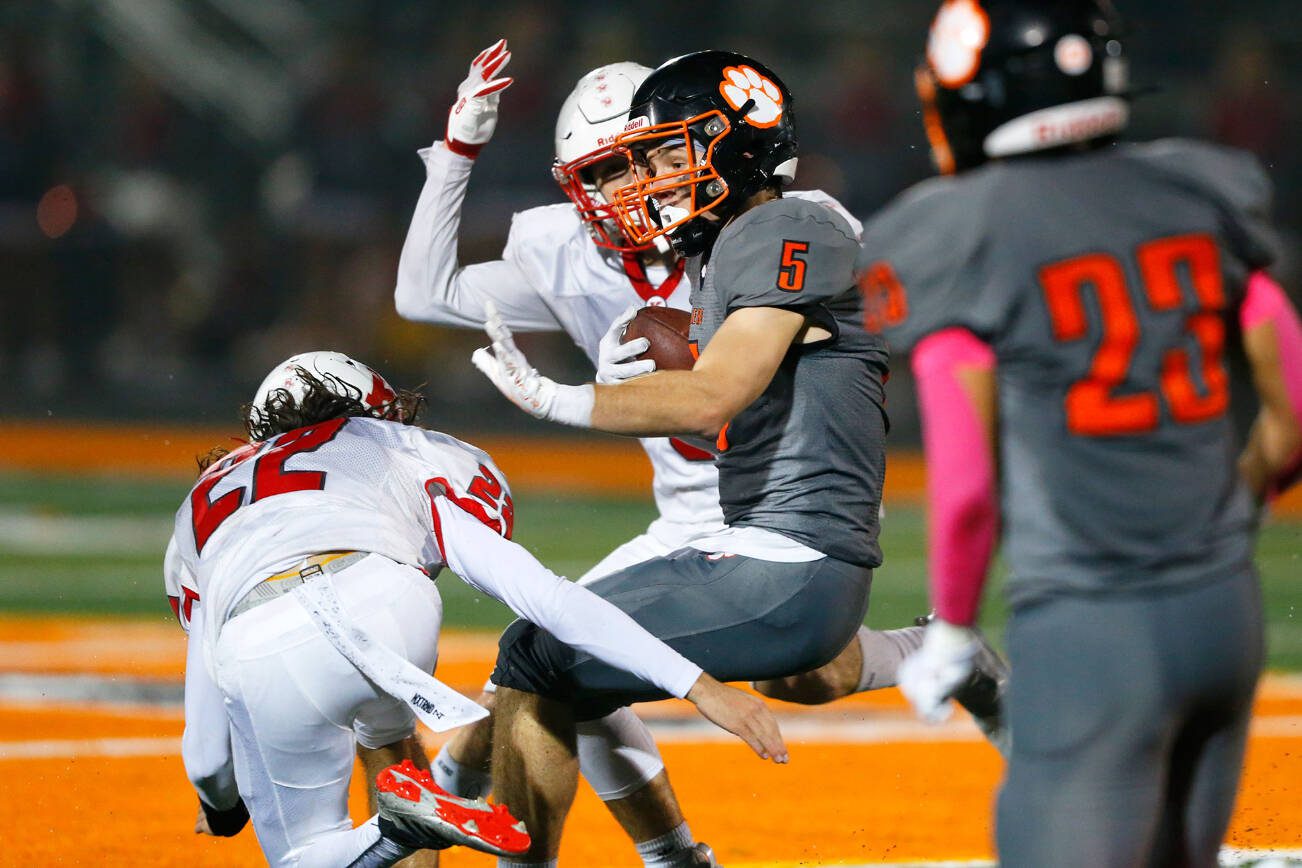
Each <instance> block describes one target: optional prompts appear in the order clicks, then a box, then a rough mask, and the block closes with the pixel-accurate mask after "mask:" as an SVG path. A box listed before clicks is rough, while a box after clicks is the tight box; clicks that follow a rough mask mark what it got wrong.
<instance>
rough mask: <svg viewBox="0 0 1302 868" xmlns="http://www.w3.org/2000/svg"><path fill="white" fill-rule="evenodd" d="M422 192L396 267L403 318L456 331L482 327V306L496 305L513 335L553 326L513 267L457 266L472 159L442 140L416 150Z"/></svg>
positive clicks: (496, 264) (397, 300) (398, 305)
mask: <svg viewBox="0 0 1302 868" xmlns="http://www.w3.org/2000/svg"><path fill="white" fill-rule="evenodd" d="M420 156H421V159H422V160H423V161H424V163H425V186H424V187H422V188H421V191H420V199H419V200H418V201H417V202H416V210H415V212H414V213H413V214H412V218H411V225H410V226H409V227H408V228H407V239H406V241H405V242H404V243H403V245H402V256H401V258H400V259H399V261H398V279H397V283H396V284H395V286H394V290H393V302H394V306H395V307H396V308H397V311H398V313H399V314H400V315H401V316H403V317H404V318H406V319H411V320H419V321H422V322H432V323H438V324H440V325H451V326H458V327H461V328H479V327H480V326H482V325H483V324H484V319H485V316H486V315H485V312H484V302H485V301H489V300H491V301H493V302H494V303H495V304H496V305H497V309H498V311H499V312H500V313H501V315H502V316H503V318H504V320H505V321H506V324H507V325H508V326H509V327H510V328H513V329H515V330H517V331H547V330H554V329H555V328H557V325H556V320H555V317H553V316H552V315H551V312H550V311H549V310H548V309H547V306H546V305H545V304H544V303H543V301H542V299H541V297H540V296H539V295H538V293H537V292H535V291H534V288H533V287H532V286H531V285H530V284H529V281H528V279H527V278H526V277H525V275H524V274H523V273H522V272H521V271H520V269H519V268H518V267H517V266H516V265H515V264H514V263H511V262H507V261H505V260H497V261H494V262H483V263H479V264H477V265H469V266H465V267H462V266H460V265H459V264H458V262H457V235H458V233H459V232H460V231H461V205H462V202H463V201H464V199H465V197H466V185H467V184H468V183H469V181H470V169H471V167H472V166H473V165H474V160H472V159H470V158H468V157H462V156H459V155H457V154H454V153H452V152H451V151H449V150H448V149H447V148H446V147H445V146H444V145H443V144H442V143H441V142H439V143H435V144H434V146H433V147H430V148H426V149H424V150H422V151H421V152H420Z"/></svg>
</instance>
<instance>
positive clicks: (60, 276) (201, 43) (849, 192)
mask: <svg viewBox="0 0 1302 868" xmlns="http://www.w3.org/2000/svg"><path fill="white" fill-rule="evenodd" d="M1117 2H1118V7H1119V9H1120V11H1121V12H1122V13H1123V15H1125V17H1126V18H1127V19H1128V21H1129V22H1130V24H1131V25H1132V27H1133V35H1132V36H1131V38H1130V39H1129V41H1128V50H1129V53H1130V56H1131V59H1132V79H1133V81H1134V82H1135V83H1136V84H1138V85H1141V86H1144V85H1153V86H1155V90H1154V92H1153V93H1151V94H1149V95H1146V96H1144V97H1143V98H1142V99H1140V100H1138V101H1137V103H1136V106H1135V112H1134V122H1133V124H1132V128H1131V134H1132V137H1133V138H1138V139H1146V138H1154V137H1159V136H1165V135H1192V136H1199V137H1205V138H1209V139H1213V140H1216V141H1220V142H1224V143H1227V144H1231V145H1236V146H1239V147H1242V148H1246V149H1248V150H1250V151H1252V152H1254V153H1255V154H1256V155H1257V156H1258V157H1259V158H1260V159H1261V160H1262V162H1263V163H1264V164H1265V166H1266V167H1267V169H1268V171H1269V173H1270V174H1271V176H1272V177H1273V179H1274V182H1275V184H1276V192H1277V197H1276V216H1277V219H1278V221H1279V224H1280V226H1281V228H1282V230H1283V232H1284V237H1285V250H1286V254H1287V255H1286V258H1285V260H1284V261H1283V262H1282V263H1281V265H1280V268H1279V276H1280V277H1281V278H1282V279H1283V280H1284V281H1285V283H1286V285H1287V286H1288V287H1289V288H1290V291H1291V292H1292V293H1293V294H1294V297H1295V298H1296V297H1297V290H1298V288H1299V287H1300V286H1302V275H1299V268H1298V261H1297V259H1296V258H1295V254H1296V248H1297V243H1296V242H1297V237H1298V234H1299V231H1302V201H1299V196H1298V193H1299V191H1302V149H1300V148H1299V147H1298V144H1299V135H1298V134H1299V124H1302V101H1299V100H1298V98H1297V95H1298V94H1299V93H1302V88H1300V87H1299V85H1302V16H1299V15H1298V14H1297V4H1296V2H1295V0H1236V2H1233V3H1228V2H1223V0H1187V2H1182V3H1178V4H1177V3H1171V2H1169V0H1117ZM934 9H935V4H934V3H933V2H931V0H876V2H865V0H818V2H812V3H793V2H779V0H716V2H708V3H702V2H699V0H661V2H658V3H655V4H642V5H634V4H624V3H610V2H595V0H571V2H563V3H562V2H552V3H546V2H528V0H480V2H465V0H456V2H449V0H5V2H3V3H0V287H2V289H0V416H2V417H6V418H11V419H12V418H28V417H31V418H55V419H64V420H69V419H89V418H105V419H138V420H167V421H187V422H197V423H204V424H227V423H232V422H233V421H234V420H235V419H236V416H235V408H236V406H237V405H238V404H239V403H240V402H241V401H243V400H246V399H247V398H248V397H249V396H250V395H251V393H252V391H253V389H254V387H255V386H256V384H257V382H258V381H259V380H260V378H261V376H262V374H263V373H265V371H266V370H268V369H269V368H270V367H271V366H272V365H273V364H274V363H276V362H278V361H280V360H281V359H283V358H284V357H286V356H287V355H289V354H291V353H293V352H297V351H301V350H305V349H325V348H332V349H339V350H343V351H345V352H348V353H350V354H352V355H355V356H357V357H359V358H361V359H363V360H365V361H367V362H370V363H371V364H374V365H376V366H377V367H380V368H381V369H383V370H385V371H386V372H389V373H390V374H391V375H392V377H393V378H394V379H396V380H397V381H399V382H400V383H402V384H408V385H414V384H418V383H425V384H426V386H425V391H426V392H427V394H428V395H429V396H430V398H431V404H432V411H433V417H432V418H431V419H430V421H431V422H433V423H434V424H436V425H440V426H441V427H445V428H447V429H449V430H453V431H460V430H463V429H474V428H494V427H502V426H504V425H507V424H511V425H521V424H526V423H523V422H522V420H523V416H520V415H519V414H515V413H513V412H509V411H508V410H507V409H506V405H505V403H504V402H503V401H502V399H501V398H500V397H499V396H497V395H496V393H495V392H494V391H493V390H492V389H491V388H490V387H489V386H488V385H487V383H486V382H483V381H482V380H481V378H480V376H479V375H478V374H477V373H476V372H475V371H474V370H473V369H472V368H471V366H470V364H469V359H468V357H469V354H470V351H471V350H472V349H473V347H475V346H477V345H478V344H480V343H481V342H482V340H481V337H480V335H478V334H477V333H468V332H455V331H448V330H443V329H437V328H433V327H429V326H422V325H414V324H410V323H405V322H403V321H401V320H400V319H399V318H398V317H397V316H396V315H395V314H394V313H393V305H392V295H391V294H392V285H393V275H394V273H395V269H396V266H397V260H398V255H399V252H400V250H401V247H402V241H403V237H404V234H405V231H406V226H407V222H408V219H409V217H410V214H411V209H412V207H413V205H414V204H415V201H416V197H417V195H418V193H419V191H420V188H421V183H422V180H423V177H424V173H423V168H422V165H421V163H420V161H419V159H418V158H417V156H416V150H417V149H418V148H420V147H424V146H426V145H428V144H430V143H431V142H432V141H434V140H436V139H439V138H441V137H442V134H443V128H444V123H445V118H446V112H447V109H448V106H449V104H450V102H451V99H452V95H453V93H454V92H455V89H456V85H457V84H458V82H460V81H461V79H462V78H463V77H464V76H465V72H466V67H467V65H468V63H469V61H470V60H471V58H473V57H474V55H475V54H476V53H477V52H478V51H479V50H480V49H482V48H484V47H485V46H487V45H489V44H491V43H492V42H493V41H494V40H496V39H497V38H498V37H499V36H506V37H508V38H509V40H510V45H511V49H512V51H513V52H514V58H513V60H512V62H511V65H510V68H509V70H508V74H510V75H513V76H514V77H515V78H516V83H515V84H514V86H512V87H511V88H510V89H509V90H507V91H506V92H505V94H504V96H503V99H502V105H501V120H500V122H499V125H498V131H497V135H496V136H495V138H494V139H493V141H492V143H491V144H490V145H489V146H488V147H486V148H485V149H484V151H483V153H482V155H481V156H480V158H479V162H478V165H477V167H476V168H475V171H474V174H473V176H472V180H471V185H470V191H469V195H468V197H467V202H466V207H465V211H464V220H463V229H462V244H461V250H462V261H463V262H475V261H480V260H483V259H491V258H496V257H497V256H498V255H499V254H500V252H501V247H502V242H503V241H504V239H505V235H506V230H507V228H508V225H509V221H510V216H511V214H512V212H514V211H517V210H521V209H524V208H528V207H531V206H534V205H539V204H546V203H550V202H555V201H560V200H561V194H560V192H559V190H558V189H557V188H556V187H555V185H554V183H553V182H552V180H551V176H550V172H549V169H550V163H551V158H552V128H553V126H554V123H555V117H556V112H557V110H558V109H559V107H560V104H561V101H562V100H563V99H564V97H565V95H566V94H567V93H568V92H569V90H570V89H571V87H572V86H573V85H574V82H575V81H576V80H577V78H578V77H579V76H580V75H581V74H582V73H584V72H585V71H587V70H588V69H590V68H592V67H594V66H597V65H600V64H603V63H608V62H612V61H616V60H635V61H639V62H641V63H644V64H647V65H650V66H655V65H656V64H658V63H660V62H661V61H663V60H665V59H667V58H669V57H671V56H674V55H677V54H681V53H684V52H687V51H691V50H696V49H701V48H728V49H732V50H738V51H742V52H744V53H747V54H751V55H753V56H755V57H757V58H759V59H761V60H763V61H765V62H766V63H768V64H769V65H770V66H771V67H773V68H774V69H776V70H777V71H778V72H779V73H780V74H781V75H782V76H783V77H784V79H785V80H786V82H787V84H788V85H789V86H790V87H791V89H792V91H793V92H794V93H795V95H796V111H797V118H798V122H799V126H800V135H801V144H802V157H801V161H800V170H801V177H800V178H799V180H798V182H797V186H798V187H821V188H823V189H825V190H827V191H829V192H831V193H833V194H834V195H836V196H838V197H839V198H840V199H841V200H842V201H843V202H844V203H845V204H846V205H847V206H848V207H849V208H850V209H851V210H852V211H853V212H854V213H856V214H858V215H860V216H867V215H869V214H870V213H871V212H872V211H873V210H874V209H875V208H877V207H878V206H880V205H881V204H882V203H884V202H885V201H886V200H887V199H889V198H890V197H891V196H892V195H893V194H895V193H896V192H898V191H900V190H902V189H903V188H905V187H906V186H908V185H909V184H911V183H913V182H915V181H917V180H919V179H921V178H923V177H925V176H927V175H928V174H930V173H931V167H930V163H929V159H928V155H927V150H926V146H925V142H924V137H923V133H922V127H921V123H920V121H919V115H918V110H917V105H916V102H915V99H914V95H913V89H912V83H911V81H912V69H913V66H914V65H915V63H916V62H917V59H918V57H919V55H920V54H921V50H922V46H923V43H924V39H925V33H926V28H927V23H928V21H929V19H930V17H931V15H932V13H933V11H934ZM523 343H524V346H525V349H526V351H527V352H529V354H530V357H531V359H533V360H534V362H535V364H537V365H538V366H539V367H540V368H541V369H543V370H544V371H546V372H548V373H550V374H552V375H553V376H556V377H558V378H559V379H566V378H568V379H570V380H571V381H580V380H582V379H583V378H584V377H585V376H586V374H587V371H586V370H585V365H584V362H583V360H582V358H581V357H580V356H578V355H577V352H576V351H575V350H574V348H573V347H572V346H570V345H569V344H568V341H567V340H566V339H564V338H557V337H550V338H549V337H545V336H528V337H527V338H526V339H525V341H524V342H523ZM898 367H900V368H904V367H905V366H903V365H900V366H898ZM902 380H903V378H901V381H902ZM897 382H899V381H897ZM897 388H898V385H897ZM903 413H904V416H905V417H906V418H904V419H897V420H896V421H897V426H896V434H897V435H903V437H904V438H905V440H906V441H907V439H908V437H910V436H914V432H913V431H912V426H911V424H910V422H909V419H908V418H907V416H908V413H907V409H904V410H903ZM440 417H442V418H440ZM542 427H543V426H539V425H533V426H531V427H530V429H529V430H534V431H537V430H539V429H540V428H542Z"/></svg>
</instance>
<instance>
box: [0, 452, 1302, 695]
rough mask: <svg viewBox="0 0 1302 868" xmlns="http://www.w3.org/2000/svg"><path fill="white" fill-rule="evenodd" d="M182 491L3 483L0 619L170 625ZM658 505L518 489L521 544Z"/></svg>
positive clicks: (1298, 639) (1279, 593) (914, 602)
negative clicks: (93, 618)
mask: <svg viewBox="0 0 1302 868" xmlns="http://www.w3.org/2000/svg"><path fill="white" fill-rule="evenodd" d="M186 490H187V486H186V485H185V484H184V483H159V482H137V481H131V480H126V479H112V478H99V479H92V480H87V479H82V478H67V477H54V476H48V477H47V476H40V477H35V476H0V612H4V611H12V612H76V613H106V614H130V615H142V616H153V617H159V618H171V617H172V616H171V612H170V610H169V609H168V606H167V603H166V601H165V599H164V597H163V592H162V578H161V562H162V553H163V549H164V547H165V546H166V543H167V538H168V535H169V534H170V533H171V524H172V513H173V511H174V510H175V508H176V506H177V504H178V503H180V500H181V498H182V497H184V496H185V493H186ZM653 515H654V513H653V510H652V508H651V506H650V504H649V502H641V501H623V500H610V499H601V498H582V497H573V496H563V497H562V496H556V495H554V494H550V493H547V492H541V491H522V492H517V497H516V516H517V518H516V539H517V540H518V541H519V542H521V543H522V544H524V545H525V546H527V547H528V548H530V549H531V550H532V551H533V552H534V553H535V554H537V555H538V557H539V558H540V559H541V560H542V561H543V563H545V564H547V565H548V566H549V567H551V568H552V569H554V570H556V571H557V572H560V573H563V574H566V575H570V576H577V575H579V574H580V573H582V572H583V571H584V570H586V569H587V568H588V567H589V566H591V565H592V564H593V563H595V562H596V561H597V560H598V559H599V558H600V557H601V556H602V555H603V554H604V553H605V552H607V551H608V550H609V549H611V548H613V547H614V546H615V545H617V544H618V543H620V542H622V541H623V540H626V539H628V538H629V537H631V536H634V535H635V534H637V533H639V532H640V531H641V530H642V529H643V528H644V527H646V525H647V523H648V522H649V521H650V520H651V518H652V517H653ZM923 539H924V537H923V522H922V515H921V512H920V511H919V510H918V509H916V508H908V507H893V508H892V507H888V511H887V516H886V520H885V521H884V523H883V527H882V549H883V551H884V552H885V554H886V564H885V566H883V567H882V569H880V570H878V572H877V575H876V578H875V579H874V585H873V592H872V610H871V611H870V613H869V616H868V621H869V623H871V624H872V625H873V626H878V627H893V626H901V625H903V624H906V623H908V622H909V621H910V620H911V619H912V618H913V617H914V616H915V615H917V614H919V613H921V612H922V611H924V610H925V588H924V575H925V572H924V571H925V553H924V546H923ZM1258 563H1259V565H1260V567H1261V571H1262V576H1263V579H1264V583H1265V596H1266V608H1267V618H1268V624H1269V643H1270V665H1271V666H1272V667H1275V668H1283V669H1295V670H1302V523H1283V522H1276V523H1271V524H1268V525H1267V526H1266V527H1265V528H1264V529H1263V531H1262V534H1261V541H1260V544H1259V547H1258ZM439 587H440V589H441V590H442V592H443V597H444V601H445V605H446V617H447V623H448V624H449V625H452V626H459V627H483V628H491V627H500V626H502V625H504V624H505V623H507V621H509V620H510V614H509V612H508V611H507V610H506V608H505V607H504V606H502V605H500V604H499V603H497V602H496V601H493V600H489V599H486V598H484V597H483V596H482V595H480V594H478V593H476V592H475V591H472V590H471V589H470V588H468V587H467V586H466V585H464V584H463V583H461V582H460V581H458V580H457V579H456V578H455V577H453V576H451V575H450V574H446V573H445V574H444V575H443V576H442V577H440V579H439ZM1003 616H1004V611H1003V607H1002V606H1001V605H999V600H998V596H997V595H991V596H990V602H989V603H988V604H987V605H986V612H985V617H984V621H985V623H986V626H987V628H989V629H990V630H992V631H993V632H994V633H995V635H996V636H997V635H998V628H999V627H1000V625H1001V624H1002V621H1003Z"/></svg>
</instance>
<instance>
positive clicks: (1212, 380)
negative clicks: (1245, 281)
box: [1040, 234, 1229, 437]
mask: <svg viewBox="0 0 1302 868" xmlns="http://www.w3.org/2000/svg"><path fill="white" fill-rule="evenodd" d="M1136 258H1137V261H1138V264H1139V272H1140V275H1141V277H1142V279H1143V284H1144V296H1145V299H1146V300H1147V302H1148V306H1149V307H1150V308H1151V309H1152V310H1155V311H1166V310H1175V309H1177V308H1179V307H1180V304H1181V289H1180V282H1179V279H1178V273H1179V272H1180V271H1181V270H1182V269H1183V270H1187V272H1188V274H1189V277H1190V279H1191V281H1192V283H1193V288H1194V294H1195V296H1196V298H1197V299H1198V309H1197V310H1196V311H1195V312H1193V313H1192V314H1190V315H1189V317H1188V318H1187V319H1186V320H1185V331H1186V332H1187V333H1188V334H1190V335H1192V336H1193V339H1194V341H1195V342H1196V343H1197V345H1198V350H1199V355H1200V356H1201V362H1200V369H1201V370H1200V373H1201V379H1202V386H1203V387H1202V389H1200V388H1199V387H1198V385H1197V384H1196V383H1195V381H1194V378H1193V373H1192V370H1193V366H1194V361H1193V360H1192V359H1191V358H1190V355H1189V353H1188V352H1187V351H1186V350H1185V349H1184V348H1182V347H1170V348H1168V349H1167V350H1166V351H1165V352H1164V353H1163V354H1162V360H1161V372H1160V375H1159V381H1160V383H1161V393H1162V398H1163V399H1165V401H1166V404H1167V407H1168V408H1169V409H1170V411H1171V417H1172V418H1173V419H1175V421H1177V422H1179V423H1182V424H1186V425H1192V424H1196V423H1199V422H1206V421H1208V420H1210V419H1215V418H1218V417H1219V416H1221V415H1222V414H1223V413H1224V412H1225V409H1226V407H1227V406H1228V405H1229V378H1228V376H1227V375H1226V373H1225V367H1224V365H1223V364H1222V362H1221V355H1222V351H1223V350H1224V347H1225V324H1224V322H1223V321H1222V319H1221V313H1220V312H1221V311H1223V310H1224V309H1225V289H1224V285H1223V283H1222V280H1221V269H1220V254H1219V251H1218V250H1217V247H1216V243H1215V241H1213V240H1212V238H1211V237H1210V236H1208V235H1202V234H1198V235H1180V236H1175V237H1171V238H1160V239H1158V240H1156V241H1150V242H1148V243H1146V244H1141V245H1140V246H1139V248H1138V249H1137V251H1136ZM1040 285H1041V287H1042V288H1043V290H1044V298H1045V302H1046V303H1047V305H1048V308H1049V319H1050V321H1051V322H1052V326H1053V336H1054V338H1056V339H1057V340H1059V341H1076V340H1080V339H1082V338H1084V337H1085V336H1086V333H1087V331H1088V326H1089V319H1088V317H1087V315H1086V310H1085V300H1084V291H1085V287H1086V286H1087V285H1088V286H1092V287H1094V291H1095V293H1096V294H1097V295H1098V304H1099V313H1100V316H1101V319H1102V325H1103V336H1102V339H1101V340H1100V341H1099V347H1098V349H1097V350H1096V351H1095V353H1094V357H1093V359H1092V360H1091V363H1090V369H1089V373H1087V374H1086V375H1085V376H1084V377H1082V378H1081V379H1079V380H1077V381H1076V382H1075V383H1073V384H1072V385H1071V387H1070V388H1068V390H1067V397H1066V400H1065V407H1066V412H1067V428H1068V429H1069V430H1070V431H1071V432H1072V433H1073V434H1079V435H1083V436H1086V437H1107V436H1114V435H1124V434H1142V433H1144V432H1146V431H1152V430H1153V429H1155V428H1156V427H1157V425H1158V420H1159V418H1160V413H1159V406H1158V396H1157V395H1155V394H1153V393H1152V392H1138V393H1134V394H1126V395H1118V394H1116V390H1117V389H1118V388H1119V387H1120V386H1121V385H1122V383H1124V382H1125V380H1126V378H1127V375H1128V373H1129V370H1130V364H1131V360H1132V358H1133V356H1134V353H1135V347H1136V346H1137V345H1138V343H1139V340H1140V337H1141V335H1140V328H1139V318H1138V316H1137V315H1136V312H1135V306H1134V302H1132V301H1131V296H1130V292H1129V290H1128V289H1127V287H1126V275H1125V271H1124V270H1123V268H1122V266H1121V263H1120V262H1119V261H1118V260H1117V259H1116V257H1114V256H1111V255H1108V254H1105V253H1091V254H1086V255H1084V256H1078V257H1075V258H1072V259H1067V260H1064V261H1062V262H1057V263H1054V264H1053V265H1048V266H1045V267H1044V268H1042V269H1040Z"/></svg>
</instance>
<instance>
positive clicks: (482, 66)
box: [443, 39, 515, 158]
mask: <svg viewBox="0 0 1302 868" xmlns="http://www.w3.org/2000/svg"><path fill="white" fill-rule="evenodd" d="M510 61H511V52H510V50H509V49H508V48H507V47H506V40H505V39H499V40H497V42H495V43H493V45H492V46H491V47H489V48H485V49H484V50H483V51H481V52H479V55H478V56H477V57H476V58H475V59H474V60H473V61H471V63H470V73H469V74H468V75H467V76H466V80H465V81H463V82H461V84H459V85H457V101H456V102H455V103H453V104H452V110H451V111H449V112H448V134H447V136H446V138H444V140H443V141H444V143H445V144H446V145H447V147H448V150H449V151H452V152H453V153H454V154H460V155H461V156H463V157H471V158H473V157H475V156H477V155H478V154H479V149H480V148H482V147H483V146H484V144H485V143H487V142H488V140H489V139H491V138H492V137H493V130H494V128H496V126H497V101H498V99H499V98H500V95H501V93H502V91H504V90H506V88H507V87H509V86H510V84H511V82H512V81H514V80H515V79H513V78H509V77H508V78H493V76H495V75H497V73H499V72H501V71H502V69H503V68H504V67H505V66H506V65H507V64H508V63H510Z"/></svg>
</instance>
